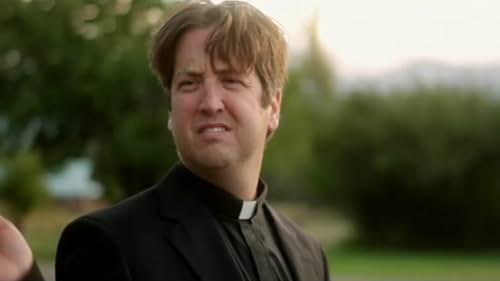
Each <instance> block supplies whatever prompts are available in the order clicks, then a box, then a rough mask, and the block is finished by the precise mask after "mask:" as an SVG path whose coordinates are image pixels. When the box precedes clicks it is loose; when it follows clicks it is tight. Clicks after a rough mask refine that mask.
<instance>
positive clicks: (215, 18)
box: [151, 1, 288, 105]
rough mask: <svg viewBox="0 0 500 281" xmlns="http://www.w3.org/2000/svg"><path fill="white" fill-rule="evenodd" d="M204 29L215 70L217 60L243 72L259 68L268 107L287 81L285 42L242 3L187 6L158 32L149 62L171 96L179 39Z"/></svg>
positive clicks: (270, 23)
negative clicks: (196, 30)
mask: <svg viewBox="0 0 500 281" xmlns="http://www.w3.org/2000/svg"><path fill="white" fill-rule="evenodd" d="M204 27H210V28H212V32H211V34H210V35H209V38H208V40H207V45H206V52H207V54H209V56H210V60H211V63H212V66H213V64H214V59H215V58H217V59H220V60H222V61H223V62H224V63H227V64H228V65H229V67H231V68H232V69H233V70H237V71H238V72H241V73H244V72H250V71H252V70H254V69H255V72H256V74H257V76H258V77H259V79H260V82H261V83H262V86H263V90H264V94H263V100H262V103H263V105H268V104H269V102H270V95H271V94H272V93H273V92H274V91H275V90H278V89H281V88H283V86H284V84H285V81H286V67H287V66H286V64H287V55H288V50H287V43H286V40H285V37H284V34H283V32H282V31H281V28H280V27H279V26H278V25H277V24H276V23H275V22H274V21H273V20H272V19H271V18H269V17H268V16H266V15H264V14H263V13H262V12H261V11H259V10H258V9H256V8H255V7H253V6H252V5H250V4H248V3H245V2H239V1H225V2H222V3H220V4H213V3H211V2H210V1H196V2H192V1H191V2H187V3H184V5H181V6H180V7H179V8H178V9H176V10H174V11H173V13H172V14H171V15H170V17H169V18H168V19H167V21H166V22H165V23H164V24H163V25H162V26H161V27H160V29H159V30H158V31H157V33H156V35H155V36H154V38H153V47H152V53H151V63H152V67H153V69H154V71H155V72H156V74H157V75H158V77H159V79H160V80H161V83H162V85H163V87H164V89H165V90H166V91H167V94H169V92H170V86H171V83H172V76H173V71H174V67H175V55H176V47H177V43H178V41H179V39H180V38H181V37H182V36H183V35H184V34H185V33H186V32H187V31H189V30H192V29H194V28H204ZM235 64H236V65H235Z"/></svg>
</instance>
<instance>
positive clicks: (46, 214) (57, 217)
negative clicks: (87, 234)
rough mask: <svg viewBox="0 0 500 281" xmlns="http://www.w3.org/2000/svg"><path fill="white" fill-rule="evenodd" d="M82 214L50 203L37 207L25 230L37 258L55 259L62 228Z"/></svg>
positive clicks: (28, 219)
mask: <svg viewBox="0 0 500 281" xmlns="http://www.w3.org/2000/svg"><path fill="white" fill-rule="evenodd" d="M80 214H81V213H80V212H76V211H70V210H68V209H64V208H60V207H56V206H52V205H49V206H45V207H43V208H39V209H37V210H36V211H35V212H33V213H32V214H31V215H30V216H29V217H28V218H27V220H26V223H25V231H24V232H25V236H26V240H28V243H29V244H30V245H31V247H32V249H33V253H34V255H35V257H36V258H37V260H41V261H49V262H51V261H53V260H55V256H56V249H57V242H58V240H59V237H60V236H61V233H62V230H63V229H64V227H65V226H66V225H67V224H68V223H69V222H70V221H72V220H73V219H74V218H76V217H77V216H79V215H80Z"/></svg>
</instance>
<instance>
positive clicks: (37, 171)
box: [0, 153, 48, 227]
mask: <svg viewBox="0 0 500 281" xmlns="http://www.w3.org/2000/svg"><path fill="white" fill-rule="evenodd" d="M0 169H2V171H3V172H2V177H1V178H0V202H2V203H4V204H6V205H7V207H8V211H9V213H10V216H11V217H12V219H13V221H14V223H15V224H16V225H18V226H19V227H22V225H23V221H24V218H25V217H26V215H27V214H29V213H30V212H31V211H32V210H33V209H34V208H35V207H37V206H38V205H39V204H40V203H42V202H43V201H44V200H46V199H47V197H48V194H47V190H46V187H45V181H44V178H43V176H44V170H43V168H42V165H41V162H40V158H39V156H38V155H36V154H33V153H20V154H18V155H16V156H14V157H12V158H6V159H4V160H3V161H2V162H0Z"/></svg>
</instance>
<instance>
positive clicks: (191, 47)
mask: <svg viewBox="0 0 500 281" xmlns="http://www.w3.org/2000/svg"><path fill="white" fill-rule="evenodd" d="M212 32H213V29H212V28H193V29H190V30H188V31H186V33H184V34H183V35H182V36H181V38H180V39H179V41H178V44H177V47H176V53H175V64H174V77H175V76H176V75H177V74H179V73H184V72H195V71H196V72H198V71H205V70H206V68H207V67H210V68H212V69H213V70H214V71H215V72H221V71H222V72H226V71H231V72H235V73H243V72H244V71H240V70H241V69H242V67H240V66H239V60H238V59H236V58H235V59H228V60H229V61H228V60H223V59H220V58H219V56H217V54H215V53H209V52H208V48H207V44H209V40H210V36H211V33H212ZM252 70H253V69H249V70H248V73H246V74H249V73H250V72H252Z"/></svg>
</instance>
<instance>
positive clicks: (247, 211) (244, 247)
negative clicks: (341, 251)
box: [197, 180, 292, 281]
mask: <svg viewBox="0 0 500 281" xmlns="http://www.w3.org/2000/svg"><path fill="white" fill-rule="evenodd" d="M197 185H198V186H197V188H198V190H199V194H200V195H201V197H202V198H203V201H204V202H205V203H206V204H207V206H208V207H209V209H211V210H212V211H213V212H214V214H215V217H216V218H217V221H218V222H219V226H220V228H219V231H220V235H221V237H222V239H223V240H224V241H225V245H226V247H227V251H228V252H229V254H230V255H231V257H232V260H233V261H234V264H235V266H236V267H237V268H238V270H239V272H240V274H241V275H242V276H243V280H247V281H257V280H260V281H288V280H292V278H291V274H290V270H289V265H288V263H287V261H286V258H285V257H284V256H283V254H282V253H283V251H282V249H280V247H279V245H280V244H282V243H280V241H279V239H280V237H279V236H278V235H277V233H276V231H275V230H274V229H275V228H274V226H273V225H272V224H271V223H270V220H269V216H270V214H265V211H264V209H263V208H262V204H263V203H264V201H265V199H266V194H267V187H266V185H265V184H264V183H263V182H262V181H260V182H259V186H258V190H257V194H258V197H257V199H256V200H255V201H243V200H240V199H238V198H236V197H234V196H232V195H231V194H229V193H227V192H225V191H224V190H222V189H220V188H218V187H215V186H213V185H211V184H209V183H206V182H204V181H202V180H200V181H199V184H197Z"/></svg>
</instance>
